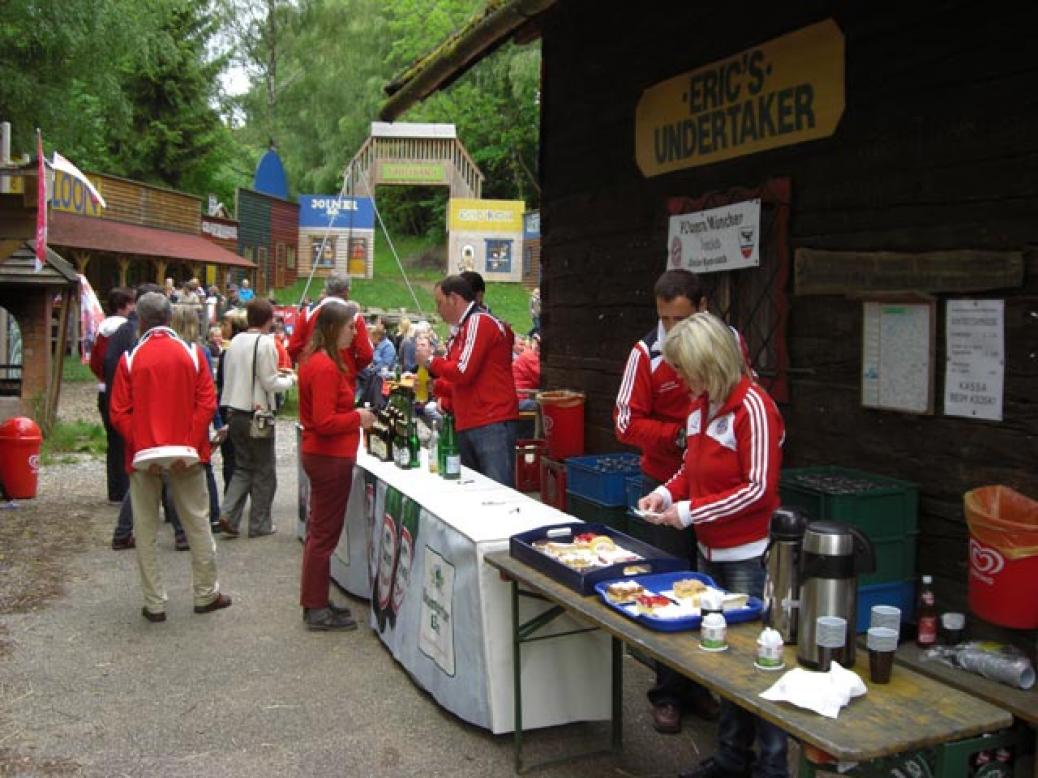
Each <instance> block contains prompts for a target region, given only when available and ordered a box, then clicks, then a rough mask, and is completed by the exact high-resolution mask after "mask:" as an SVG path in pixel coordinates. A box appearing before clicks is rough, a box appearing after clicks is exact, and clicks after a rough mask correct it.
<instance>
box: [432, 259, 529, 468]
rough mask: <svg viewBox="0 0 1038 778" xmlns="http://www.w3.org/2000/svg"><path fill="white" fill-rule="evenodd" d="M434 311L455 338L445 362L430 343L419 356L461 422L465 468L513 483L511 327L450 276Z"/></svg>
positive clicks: (458, 425) (439, 290)
mask: <svg viewBox="0 0 1038 778" xmlns="http://www.w3.org/2000/svg"><path fill="white" fill-rule="evenodd" d="M433 294H434V296H435V297H436V308H437V310H438V311H439V313H440V316H442V317H443V320H444V321H445V322H447V323H448V324H450V325H451V327H452V330H453V331H454V336H453V337H452V338H451V340H450V343H449V344H448V346H447V355H446V356H445V357H434V356H433V355H432V348H431V346H430V345H429V342H428V341H427V340H422V341H419V343H418V345H417V346H416V347H415V356H416V358H417V360H418V364H419V365H425V366H426V368H427V369H428V370H429V372H430V373H431V374H432V375H433V376H435V377H436V378H437V379H439V380H437V393H438V395H439V392H440V390H441V388H442V383H443V380H446V381H447V382H448V384H449V388H450V405H451V407H452V408H453V409H454V414H455V417H456V419H457V422H456V429H457V431H458V447H459V449H460V454H461V464H463V465H465V466H466V467H470V468H472V469H473V470H477V471H479V472H480V473H482V474H483V475H485V476H487V477H488V478H493V479H494V480H495V481H497V482H498V483H502V484H504V485H505V486H513V485H514V484H515V441H516V437H517V432H518V421H519V405H518V401H517V400H516V395H515V381H514V380H513V378H512V344H513V342H514V340H515V335H514V334H513V333H512V330H511V328H510V327H509V326H508V325H507V324H505V323H504V322H502V321H500V320H498V319H497V318H495V317H494V316H492V315H491V314H490V313H488V312H486V311H485V310H482V309H481V308H480V306H479V304H478V303H477V302H476V298H475V295H474V293H473V291H472V287H471V286H469V283H468V281H466V280H465V279H464V278H462V277H461V276H456V275H454V276H447V277H446V278H445V279H443V280H442V281H440V282H439V283H438V284H437V285H436V288H435V290H434V291H433Z"/></svg>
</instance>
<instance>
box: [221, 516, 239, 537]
mask: <svg viewBox="0 0 1038 778" xmlns="http://www.w3.org/2000/svg"><path fill="white" fill-rule="evenodd" d="M220 532H222V533H223V534H224V535H226V536H227V537H229V538H236V537H238V536H239V535H240V534H241V533H240V532H238V530H236V529H235V528H234V527H232V526H231V523H230V522H229V521H227V518H226V517H225V516H221V517H220Z"/></svg>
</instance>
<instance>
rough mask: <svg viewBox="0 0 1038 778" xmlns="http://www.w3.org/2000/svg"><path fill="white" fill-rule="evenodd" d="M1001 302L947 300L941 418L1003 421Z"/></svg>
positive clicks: (1002, 307)
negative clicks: (945, 352)
mask: <svg viewBox="0 0 1038 778" xmlns="http://www.w3.org/2000/svg"><path fill="white" fill-rule="evenodd" d="M1005 312H1006V303H1005V300H949V301H948V304H947V307H946V308H945V322H946V324H945V329H946V330H947V348H948V354H947V358H946V361H945V373H944V413H945V415H946V416H966V417H968V418H971V419H988V420H990V421H1002V390H1003V386H1004V384H1005V377H1006V342H1005Z"/></svg>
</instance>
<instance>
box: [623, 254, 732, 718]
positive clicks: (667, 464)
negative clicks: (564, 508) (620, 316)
mask: <svg viewBox="0 0 1038 778" xmlns="http://www.w3.org/2000/svg"><path fill="white" fill-rule="evenodd" d="M653 295H654V297H655V298H656V314H657V316H658V317H659V321H658V322H657V324H656V327H655V328H654V329H653V330H652V331H651V332H650V333H649V334H648V335H646V336H645V337H644V338H642V339H641V340H639V341H638V342H637V343H635V344H634V348H632V349H631V355H630V356H629V357H628V358H627V366H626V367H625V368H624V374H623V380H622V381H621V382H620V391H619V392H618V393H617V396H616V407H615V408H614V409H613V424H614V427H615V430H616V439H617V440H619V441H620V442H621V443H626V444H627V445H629V446H636V447H637V448H639V449H641V452H642V455H641V462H640V464H641V471H642V481H643V484H642V491H641V493H642V494H646V493H648V492H651V491H652V490H653V489H655V488H656V487H657V486H659V485H660V484H661V483H664V482H666V481H667V480H668V479H669V478H670V477H671V476H672V475H674V473H676V472H677V471H678V470H679V469H680V468H681V457H682V455H683V454H684V452H685V419H686V418H687V417H688V409H689V406H690V405H691V402H692V401H691V398H690V397H689V394H688V387H687V386H685V382H684V381H683V380H682V379H681V376H679V375H678V374H677V372H675V370H674V368H673V367H671V366H670V365H668V364H667V363H666V362H665V361H664V360H663V352H662V349H663V339H664V338H665V337H666V335H667V333H668V332H670V331H671V329H673V328H674V325H675V324H677V323H678V322H680V321H682V320H684V319H687V318H688V317H689V316H691V315H692V314H693V313H696V312H697V311H700V310H703V311H705V310H706V309H707V301H706V297H705V296H704V295H703V290H702V286H701V285H700V283H699V278H698V277H697V276H696V275H695V274H694V273H691V272H689V271H688V270H668V271H666V272H665V273H663V275H661V276H660V277H659V278H658V279H657V280H656V285H655V287H654V288H653ZM645 531H646V536H647V538H648V541H649V543H650V544H651V545H653V546H656V547H657V548H660V549H663V550H664V551H666V552H668V553H670V554H673V555H674V556H676V557H678V558H679V559H683V560H687V561H689V562H690V563H692V564H693V567H694V562H695V557H694V556H693V554H692V549H693V547H694V544H695V535H694V533H693V532H692V531H691V530H677V529H674V528H672V527H666V526H657V525H651V524H650V525H646V527H645ZM648 696H649V702H651V703H652V714H653V725H654V726H655V728H656V730H657V731H659V732H662V733H664V734H674V733H677V732H680V731H681V710H682V707H685V708H688V709H689V710H691V711H693V712H695V713H697V714H698V715H700V716H701V717H702V718H705V719H715V718H717V715H718V705H717V702H716V701H715V700H714V698H713V697H712V696H711V695H710V693H709V692H708V691H707V690H706V688H705V687H703V686H700V685H699V684H697V683H693V682H692V681H689V680H688V679H687V678H685V676H683V675H680V674H679V673H676V672H674V671H673V670H671V669H670V668H668V667H667V666H666V665H663V664H657V665H656V685H655V686H654V687H652V688H651V689H649V692H648Z"/></svg>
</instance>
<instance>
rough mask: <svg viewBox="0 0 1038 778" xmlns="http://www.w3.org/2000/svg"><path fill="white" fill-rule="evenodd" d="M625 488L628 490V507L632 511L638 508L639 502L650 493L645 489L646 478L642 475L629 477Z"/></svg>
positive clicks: (625, 482)
mask: <svg viewBox="0 0 1038 778" xmlns="http://www.w3.org/2000/svg"><path fill="white" fill-rule="evenodd" d="M624 486H625V487H626V489H627V507H628V508H629V509H631V510H633V509H635V508H637V507H638V500H640V499H641V498H642V497H644V496H645V495H647V494H648V493H649V491H650V490H649V489H646V488H645V476H643V475H642V474H641V473H638V475H632V476H628V478H627V480H626V481H624Z"/></svg>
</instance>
